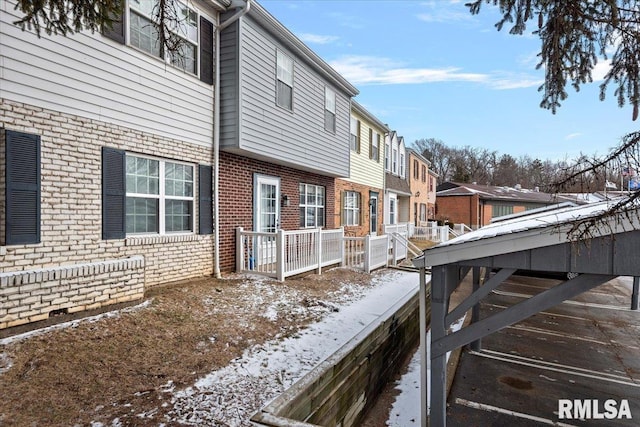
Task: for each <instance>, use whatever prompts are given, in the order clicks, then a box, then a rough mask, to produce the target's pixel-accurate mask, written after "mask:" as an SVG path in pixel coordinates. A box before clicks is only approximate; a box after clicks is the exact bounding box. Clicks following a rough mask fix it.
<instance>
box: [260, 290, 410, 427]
mask: <svg viewBox="0 0 640 427" xmlns="http://www.w3.org/2000/svg"><path fill="white" fill-rule="evenodd" d="M419 315H420V309H419V299H418V293H417V291H416V293H411V294H408V295H407V296H406V297H405V298H404V299H403V300H402V301H400V302H398V303H397V304H396V305H395V306H394V307H392V308H391V309H389V310H388V311H387V312H386V313H385V314H384V315H382V316H381V317H380V318H379V319H378V320H377V321H376V322H373V323H372V324H370V325H369V326H368V327H367V328H365V329H364V330H363V331H362V332H360V333H359V334H358V335H356V336H355V337H354V338H353V339H351V340H350V341H349V342H348V343H347V344H345V345H344V346H343V347H342V348H341V349H340V350H338V351H337V352H336V353H334V354H333V355H332V356H330V357H329V358H328V359H326V360H325V361H323V362H322V363H321V364H320V365H318V366H317V367H316V368H315V369H314V370H313V371H311V372H310V373H309V374H307V375H306V376H305V377H303V378H302V379H300V380H299V381H298V382H297V383H295V384H294V385H293V386H291V387H290V388H289V389H288V390H287V391H285V392H284V393H283V394H282V395H280V396H279V397H278V398H276V399H275V400H274V401H272V402H271V403H270V404H268V405H267V406H265V407H264V408H262V410H261V411H260V412H258V413H257V414H255V415H254V416H253V417H252V419H251V420H252V421H254V422H256V423H259V424H262V425H268V426H289V427H291V426H310V425H321V426H331V425H333V426H343V427H346V426H352V425H357V424H358V422H359V421H361V419H362V417H363V416H364V414H365V413H366V410H368V409H369V408H370V406H372V405H373V404H374V403H375V400H376V398H377V396H378V395H379V393H380V391H381V390H382V388H383V387H384V385H385V384H387V383H388V382H389V381H390V380H391V379H392V378H393V376H394V374H395V373H396V372H397V371H398V369H399V368H400V367H401V366H402V362H403V361H404V359H405V358H406V357H407V355H408V354H409V353H410V351H412V350H413V349H414V348H415V346H416V344H417V343H418V341H419V337H420V324H419Z"/></svg>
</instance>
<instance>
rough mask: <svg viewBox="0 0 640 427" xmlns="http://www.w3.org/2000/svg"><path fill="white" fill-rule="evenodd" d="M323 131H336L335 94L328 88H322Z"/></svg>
mask: <svg viewBox="0 0 640 427" xmlns="http://www.w3.org/2000/svg"><path fill="white" fill-rule="evenodd" d="M324 130H326V131H327V132H334V133H335V131H336V93H335V92H334V91H333V90H331V89H329V88H328V87H325V88H324Z"/></svg>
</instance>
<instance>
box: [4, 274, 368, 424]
mask: <svg viewBox="0 0 640 427" xmlns="http://www.w3.org/2000/svg"><path fill="white" fill-rule="evenodd" d="M370 279H371V276H369V275H366V274H364V273H360V272H356V271H352V270H345V269H334V270H331V271H328V272H325V273H324V274H323V275H322V276H316V275H311V276H307V277H304V278H297V279H291V280H289V279H288V280H287V281H286V282H284V283H279V282H272V281H264V280H258V281H256V280H251V279H249V280H247V279H242V278H237V277H236V278H231V279H226V280H214V279H199V280H192V281H188V282H183V283H176V284H173V285H171V286H165V287H162V288H156V289H152V290H150V291H149V292H148V295H147V296H146V298H147V299H149V300H150V304H149V305H148V306H146V307H144V308H140V309H137V310H131V311H126V312H121V313H120V315H118V316H114V317H109V318H107V317H102V318H100V319H99V320H97V321H84V322H80V323H78V324H77V325H76V326H74V327H68V328H64V329H59V330H54V331H50V332H47V333H44V334H40V335H36V336H34V337H31V338H28V339H24V340H21V341H18V342H15V343H12V344H7V345H4V346H0V390H2V399H0V426H32V425H36V426H71V425H89V424H90V423H91V422H92V421H95V422H101V423H104V424H111V422H112V421H113V420H114V419H116V418H117V419H119V422H120V423H121V425H150V426H151V425H153V426H157V425H158V424H160V423H165V425H170V423H166V419H165V418H164V415H165V412H164V410H165V408H166V410H167V411H168V410H169V405H168V403H169V401H170V398H171V396H170V394H169V393H166V389H167V388H168V387H169V386H175V387H176V388H178V389H179V388H183V387H186V386H189V385H191V384H193V383H194V381H195V380H196V379H197V378H199V377H201V376H203V375H204V374H206V373H209V372H211V371H212V370H215V369H218V368H220V367H223V366H225V365H227V364H228V363H229V361H230V360H232V359H234V358H236V357H239V356H240V355H241V354H242V352H243V350H244V349H246V348H248V347H250V346H252V345H254V344H259V343H263V342H265V341H267V340H270V339H273V338H274V337H279V336H287V335H289V334H291V333H293V332H295V331H297V330H299V329H300V328H301V327H303V326H304V325H305V324H308V323H309V322H311V321H313V320H314V319H316V318H317V317H319V316H321V315H322V314H323V313H327V312H328V311H330V310H331V307H332V304H333V303H336V302H338V301H340V300H341V299H343V298H346V297H348V295H347V294H348V293H350V292H358V289H360V290H362V289H364V288H366V287H367V286H369V284H370ZM343 283H351V284H354V285H355V286H348V287H344V286H342V284H343ZM287 301H289V303H287ZM280 302H282V303H281V306H280V305H279V304H280ZM291 302H292V303H293V305H294V306H296V307H299V308H301V309H299V310H291ZM268 310H277V311H278V313H277V314H278V315H277V316H268V315H265V313H266V312H267V311H268ZM3 366H4V368H3ZM141 412H145V413H147V417H145V418H144V419H142V418H140V417H137V416H136V414H138V413H141ZM149 414H151V415H149Z"/></svg>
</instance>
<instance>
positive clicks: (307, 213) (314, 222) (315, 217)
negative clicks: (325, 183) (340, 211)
mask: <svg viewBox="0 0 640 427" xmlns="http://www.w3.org/2000/svg"><path fill="white" fill-rule="evenodd" d="M324 203H325V200H324V187H321V186H319V185H312V184H300V227H301V228H311V227H324Z"/></svg>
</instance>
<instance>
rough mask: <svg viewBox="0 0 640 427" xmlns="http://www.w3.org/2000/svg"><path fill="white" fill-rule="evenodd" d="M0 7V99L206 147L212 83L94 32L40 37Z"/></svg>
mask: <svg viewBox="0 0 640 427" xmlns="http://www.w3.org/2000/svg"><path fill="white" fill-rule="evenodd" d="M17 19H18V15H17V13H16V12H15V11H14V10H13V5H12V4H8V5H6V6H5V8H4V9H3V10H1V11H0V33H1V34H0V36H1V37H2V51H1V53H0V73H1V74H2V95H1V96H2V97H3V98H4V99H8V100H13V101H16V102H23V103H25V104H29V105H34V106H38V107H41V108H47V109H51V110H55V111H60V112H63V113H68V114H73V115H76V116H81V117H86V118H90V119H95V120H100V121H104V122H108V123H112V124H116V125H120V126H123V127H127V128H132V129H136V130H139V131H142V132H149V133H152V134H155V135H160V136H163V137H167V138H174V139H178V140H181V141H185V142H190V143H196V144H201V145H205V146H209V145H211V141H212V137H213V100H212V94H211V86H209V85H206V84H204V83H202V82H200V81H199V80H198V79H197V77H196V76H194V75H190V74H186V73H185V72H184V71H182V70H179V69H177V68H175V67H171V66H167V65H166V64H163V63H162V62H161V61H159V60H158V59H156V58H153V57H152V56H150V55H148V54H145V53H142V52H138V51H137V50H136V49H133V48H131V47H130V46H126V45H120V44H117V43H115V42H113V41H111V40H109V39H107V38H106V37H103V36H102V35H100V34H98V33H95V34H90V33H78V34H74V35H69V36H67V37H64V36H60V35H58V36H47V35H46V34H43V35H42V37H41V38H38V37H37V36H36V35H35V34H34V33H33V31H22V30H20V28H18V27H16V26H15V25H13V23H12V22H13V21H15V20H17Z"/></svg>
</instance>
